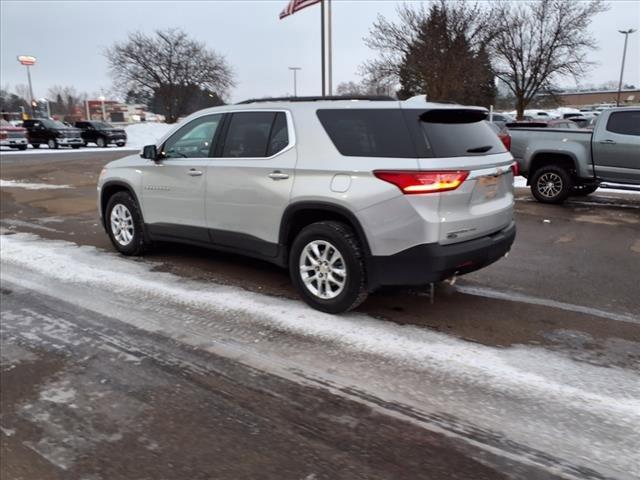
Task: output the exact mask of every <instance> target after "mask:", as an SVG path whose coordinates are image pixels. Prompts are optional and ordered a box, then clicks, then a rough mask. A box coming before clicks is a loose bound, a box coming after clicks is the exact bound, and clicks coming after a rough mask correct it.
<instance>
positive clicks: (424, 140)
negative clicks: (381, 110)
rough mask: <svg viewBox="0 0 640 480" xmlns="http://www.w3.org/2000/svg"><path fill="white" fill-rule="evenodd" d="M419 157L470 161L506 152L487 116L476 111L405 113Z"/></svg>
mask: <svg viewBox="0 0 640 480" xmlns="http://www.w3.org/2000/svg"><path fill="white" fill-rule="evenodd" d="M404 115H405V118H406V121H407V126H408V127H409V131H411V132H412V134H413V137H414V141H415V143H416V148H417V151H418V156H420V157H467V156H473V155H493V154H495V153H504V152H506V150H505V147H504V144H503V143H502V141H500V139H499V138H498V136H497V135H496V133H495V132H494V131H493V130H492V129H491V127H490V125H489V122H487V121H485V120H486V118H487V114H486V112H484V111H483V110H474V109H463V108H459V109H458V108H456V109H441V110H440V109H434V110H427V111H425V110H404Z"/></svg>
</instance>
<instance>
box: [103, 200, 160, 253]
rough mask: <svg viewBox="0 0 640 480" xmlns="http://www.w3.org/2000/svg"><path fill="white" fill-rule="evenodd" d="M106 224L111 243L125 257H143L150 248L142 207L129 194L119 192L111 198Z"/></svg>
mask: <svg viewBox="0 0 640 480" xmlns="http://www.w3.org/2000/svg"><path fill="white" fill-rule="evenodd" d="M105 223H106V226H107V232H108V233H109V238H110V239H111V243H112V244H113V246H114V247H115V248H116V250H118V251H119V252H120V253H122V254H123V255H141V254H142V253H144V252H145V251H146V250H147V248H148V247H149V245H150V244H149V242H148V241H147V240H146V239H145V234H144V222H143V220H142V213H141V212H140V207H139V206H138V203H137V202H136V201H135V199H134V198H133V197H132V196H131V194H129V193H128V192H117V193H115V194H114V195H113V196H111V198H109V201H108V202H107V208H106V209H105Z"/></svg>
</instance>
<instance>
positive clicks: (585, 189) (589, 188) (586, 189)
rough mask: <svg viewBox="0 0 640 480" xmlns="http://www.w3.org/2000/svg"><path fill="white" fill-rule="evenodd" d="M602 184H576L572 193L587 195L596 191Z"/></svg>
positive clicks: (580, 195) (579, 195)
mask: <svg viewBox="0 0 640 480" xmlns="http://www.w3.org/2000/svg"><path fill="white" fill-rule="evenodd" d="M599 186H600V185H576V186H575V187H573V190H572V192H571V195H574V196H576V197H586V196H587V195H591V194H592V193H593V192H595V191H596V190H597V189H598V187H599Z"/></svg>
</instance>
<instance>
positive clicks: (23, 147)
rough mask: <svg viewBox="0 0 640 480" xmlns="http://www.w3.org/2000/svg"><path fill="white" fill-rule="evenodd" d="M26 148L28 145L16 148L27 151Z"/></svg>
mask: <svg viewBox="0 0 640 480" xmlns="http://www.w3.org/2000/svg"><path fill="white" fill-rule="evenodd" d="M27 147H28V145H20V146H19V147H18V150H26V149H27Z"/></svg>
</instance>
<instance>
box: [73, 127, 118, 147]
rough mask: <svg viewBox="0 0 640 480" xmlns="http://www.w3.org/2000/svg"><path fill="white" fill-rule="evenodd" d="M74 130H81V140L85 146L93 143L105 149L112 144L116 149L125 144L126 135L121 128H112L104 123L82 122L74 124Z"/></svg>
mask: <svg viewBox="0 0 640 480" xmlns="http://www.w3.org/2000/svg"><path fill="white" fill-rule="evenodd" d="M76 128H79V129H80V130H82V139H83V140H84V144H85V146H86V145H87V144H88V143H95V144H96V145H97V146H99V147H107V146H109V144H111V143H114V144H116V145H117V146H118V147H124V145H125V143H127V134H126V132H125V131H124V130H123V129H121V128H114V127H113V126H112V125H109V124H108V123H106V122H96V121H82V122H76Z"/></svg>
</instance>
